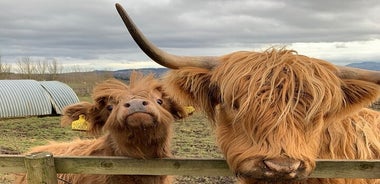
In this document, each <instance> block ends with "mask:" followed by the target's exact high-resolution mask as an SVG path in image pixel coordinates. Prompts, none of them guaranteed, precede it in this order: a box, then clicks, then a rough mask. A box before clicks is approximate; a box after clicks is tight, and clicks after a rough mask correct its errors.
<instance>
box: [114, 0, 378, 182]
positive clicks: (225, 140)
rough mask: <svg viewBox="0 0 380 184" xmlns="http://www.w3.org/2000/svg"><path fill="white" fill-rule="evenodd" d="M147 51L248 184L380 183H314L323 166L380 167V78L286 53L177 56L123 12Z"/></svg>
mask: <svg viewBox="0 0 380 184" xmlns="http://www.w3.org/2000/svg"><path fill="white" fill-rule="evenodd" d="M116 8H117V10H118V12H119V14H120V16H121V17H122V19H123V21H124V23H125V25H126V26H127V28H128V30H129V32H130V34H131V35H132V37H133V39H134V40H135V41H136V43H137V44H138V45H139V46H140V48H141V49H142V50H143V51H144V52H145V53H146V54H147V55H148V56H149V57H150V58H151V59H152V60H154V61H155V62H157V63H158V64H161V65H163V66H165V67H168V68H171V69H172V70H171V71H170V72H169V73H168V74H167V76H166V77H165V79H164V80H165V84H166V87H167V89H168V91H170V94H171V95H173V97H174V98H175V99H176V100H179V101H181V103H183V104H186V105H193V106H195V107H196V108H198V109H200V110H202V111H203V112H204V113H206V115H207V116H208V118H209V119H210V121H211V122H212V125H213V126H214V128H215V132H216V138H217V144H218V145H219V147H220V149H221V151H222V152H223V154H224V157H225V158H226V160H227V163H228V165H229V167H230V169H231V170H232V171H233V172H234V173H235V174H236V176H237V177H238V179H239V181H241V182H242V183H272V182H276V183H380V180H375V179H372V180H371V179H318V178H309V177H308V176H309V175H310V174H311V172H312V171H313V169H314V168H315V166H316V163H315V160H316V159H379V158H380V113H379V112H377V111H373V110H370V109H367V108H365V107H367V106H368V105H370V104H371V103H372V102H374V101H375V100H376V99H378V98H379V97H380V86H379V84H380V72H375V71H368V70H361V69H354V68H349V67H342V66H335V65H332V64H331V63H329V62H326V61H323V60H320V59H315V58H310V57H307V56H303V55H299V54H297V53H296V52H295V51H292V50H286V49H274V48H272V49H268V50H266V51H264V52H250V51H239V52H234V53H231V54H227V55H224V56H220V57H213V56H197V57H191V56H177V55H173V54H169V53H167V52H165V51H163V50H160V49H159V48H157V47H156V46H154V45H153V44H152V43H151V42H150V41H149V40H147V39H146V38H145V36H144V35H143V34H142V33H141V31H140V30H138V28H136V26H135V25H134V23H133V22H132V20H131V19H130V18H129V16H128V15H127V13H126V12H125V10H124V9H123V8H122V7H121V5H119V4H116Z"/></svg>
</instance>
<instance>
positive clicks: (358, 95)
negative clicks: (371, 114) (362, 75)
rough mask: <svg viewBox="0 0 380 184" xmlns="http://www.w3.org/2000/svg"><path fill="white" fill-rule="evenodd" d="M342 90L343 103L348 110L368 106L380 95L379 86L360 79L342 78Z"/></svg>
mask: <svg viewBox="0 0 380 184" xmlns="http://www.w3.org/2000/svg"><path fill="white" fill-rule="evenodd" d="M343 82H344V85H342V87H341V88H342V91H343V94H344V103H345V107H346V109H347V110H348V111H351V112H352V111H356V110H358V109H360V108H363V107H368V106H369V105H370V104H371V103H373V102H374V101H376V100H377V99H378V98H379V96H380V86H379V85H377V84H374V83H370V82H366V81H361V80H350V79H345V80H343Z"/></svg>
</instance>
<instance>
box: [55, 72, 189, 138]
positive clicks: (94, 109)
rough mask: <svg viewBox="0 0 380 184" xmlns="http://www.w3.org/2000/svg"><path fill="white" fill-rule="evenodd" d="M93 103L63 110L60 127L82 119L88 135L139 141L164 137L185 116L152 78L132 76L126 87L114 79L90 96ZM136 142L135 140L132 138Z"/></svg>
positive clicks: (102, 84)
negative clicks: (140, 135) (86, 124)
mask: <svg viewBox="0 0 380 184" xmlns="http://www.w3.org/2000/svg"><path fill="white" fill-rule="evenodd" d="M92 99H93V101H94V102H93V103H88V102H80V103H77V104H74V105H71V106H68V107H66V108H65V110H64V113H63V118H62V121H61V123H62V124H63V125H65V124H69V123H70V122H71V121H72V120H75V119H77V118H78V117H79V115H80V114H83V115H85V117H86V120H87V122H88V124H89V132H91V133H93V134H94V135H101V134H103V133H104V132H110V133H111V134H116V135H120V136H123V137H125V136H129V138H131V140H132V139H133V138H135V137H136V136H138V135H136V134H144V136H143V138H141V139H139V140H141V141H148V139H156V138H160V137H164V136H168V134H169V133H170V132H168V131H170V126H171V123H172V122H173V121H174V120H175V119H180V118H183V117H185V116H186V112H185V110H184V108H183V107H182V106H180V105H179V104H177V103H176V102H175V101H173V100H172V98H170V97H169V96H168V95H167V94H166V92H164V90H163V88H162V84H161V82H160V81H158V80H156V79H154V77H153V75H149V76H143V75H142V74H140V73H137V72H133V73H132V74H131V76H130V83H129V85H126V84H125V83H123V82H120V81H118V80H116V79H110V80H106V81H104V82H102V83H100V84H98V85H97V86H96V87H95V88H94V90H93V93H92ZM136 138H137V137H136Z"/></svg>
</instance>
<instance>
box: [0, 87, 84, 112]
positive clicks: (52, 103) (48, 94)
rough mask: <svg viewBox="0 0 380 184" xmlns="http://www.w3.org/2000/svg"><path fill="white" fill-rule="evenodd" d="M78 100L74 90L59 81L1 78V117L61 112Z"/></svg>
mask: <svg viewBox="0 0 380 184" xmlns="http://www.w3.org/2000/svg"><path fill="white" fill-rule="evenodd" d="M59 93H64V94H63V95H62V94H59ZM68 99H69V100H68ZM78 102H79V99H78V97H77V96H76V94H75V93H74V91H72V89H71V88H70V87H69V86H67V85H65V84H63V83H61V82H58V81H49V82H37V81H35V80H0V118H10V117H25V116H38V115H50V114H53V112H56V113H57V114H60V113H61V110H62V108H63V107H64V106H66V105H70V104H73V103H78ZM53 108H54V109H53Z"/></svg>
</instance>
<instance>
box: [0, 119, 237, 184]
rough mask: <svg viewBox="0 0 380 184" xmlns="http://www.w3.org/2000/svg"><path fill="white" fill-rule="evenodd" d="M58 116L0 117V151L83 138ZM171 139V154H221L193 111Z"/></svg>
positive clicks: (184, 180) (181, 183)
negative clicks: (5, 118)
mask: <svg viewBox="0 0 380 184" xmlns="http://www.w3.org/2000/svg"><path fill="white" fill-rule="evenodd" d="M59 121H60V117H59V116H55V117H29V118H20V119H8V120H0V150H1V153H2V154H9V153H11V154H17V153H22V152H25V151H27V150H28V149H29V148H30V147H33V146H36V145H43V144H46V143H48V142H49V141H70V140H72V139H74V138H77V137H80V138H86V137H88V136H87V135H86V133H84V132H79V131H73V130H71V129H70V128H69V127H61V126H60V124H59ZM174 130H175V131H174V132H175V134H174V137H173V140H172V150H173V154H174V156H175V157H177V158H221V157H222V155H221V154H220V152H219V151H218V148H217V147H216V146H215V144H214V142H215V140H214V137H213V136H212V130H211V128H210V126H209V124H208V123H207V121H206V119H205V118H204V117H203V116H202V115H199V114H195V115H193V116H192V117H189V118H187V119H185V120H181V121H178V122H175V124H174ZM12 180H13V177H12V176H11V175H9V174H3V173H0V183H1V184H8V183H11V182H12ZM175 183H177V184H192V183H194V184H195V183H205V184H208V183H209V184H218V183H220V184H221V183H234V180H233V178H231V177H190V176H178V177H177V178H176V182H175Z"/></svg>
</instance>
